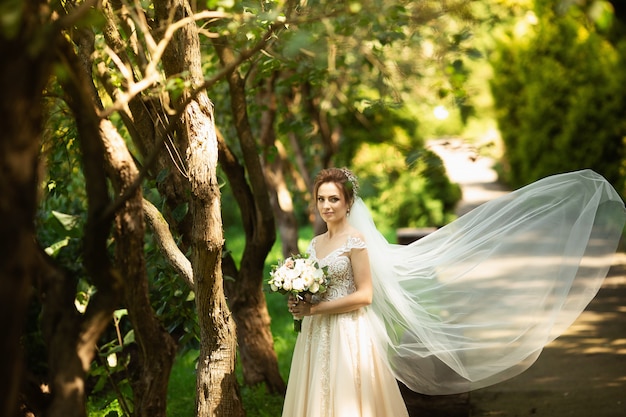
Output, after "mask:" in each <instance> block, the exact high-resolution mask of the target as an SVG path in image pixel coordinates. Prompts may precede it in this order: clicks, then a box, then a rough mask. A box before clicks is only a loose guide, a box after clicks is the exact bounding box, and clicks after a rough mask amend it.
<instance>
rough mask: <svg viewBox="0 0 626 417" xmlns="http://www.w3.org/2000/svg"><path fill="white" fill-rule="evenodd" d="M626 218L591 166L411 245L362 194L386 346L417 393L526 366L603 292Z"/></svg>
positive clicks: (446, 390) (356, 210)
mask: <svg viewBox="0 0 626 417" xmlns="http://www.w3.org/2000/svg"><path fill="white" fill-rule="evenodd" d="M625 221H626V209H625V208H624V203H623V201H622V199H621V198H620V196H619V195H618V193H617V192H616V191H615V189H614V188H613V187H612V186H611V185H610V184H609V183H608V182H607V181H606V180H605V179H604V178H603V177H602V176H600V175H599V174H597V173H595V172H593V171H591V170H582V171H576V172H571V173H565V174H559V175H554V176H551V177H547V178H544V179H542V180H539V181H537V182H535V183H532V184H530V185H528V186H526V187H523V188H521V189H519V190H517V191H514V192H512V193H510V194H508V195H505V196H503V197H500V198H498V199H496V200H492V201H490V202H488V203H485V204H483V205H482V206H480V207H478V208H476V209H474V210H473V211H471V212H470V213H468V214H466V215H464V216H462V217H460V218H459V219H457V220H455V221H454V222H452V223H450V224H448V225H446V226H444V227H443V228H441V229H439V230H437V231H436V232H434V233H432V234H430V235H428V236H426V237H425V238H422V239H420V240H418V241H416V242H414V243H412V244H410V245H406V246H402V245H395V244H390V243H388V242H387V241H386V239H385V238H384V237H383V236H382V235H381V234H380V233H379V232H378V231H377V229H376V227H375V225H374V222H373V221H372V218H371V216H370V214H369V211H368V209H367V207H366V205H365V204H364V203H363V201H362V200H361V199H360V198H357V200H356V202H355V204H354V205H353V207H352V209H351V213H350V222H351V223H352V225H353V226H354V227H356V228H357V229H358V230H359V231H360V232H361V233H362V234H363V236H364V237H365V241H366V243H367V246H368V252H369V256H370V262H371V268H372V272H373V281H374V301H373V303H372V305H371V306H369V307H368V309H367V318H368V320H369V321H370V324H371V325H372V327H373V328H374V332H375V336H374V339H375V343H376V344H377V345H378V351H379V352H383V353H384V354H383V356H384V360H385V361H386V362H387V364H388V365H389V367H390V369H391V370H392V372H393V374H394V375H395V377H396V378H397V379H398V380H400V381H401V382H403V383H404V384H405V385H406V386H407V387H409V388H410V389H411V390H413V391H416V392H420V393H423V394H429V395H439V394H454V393H461V392H467V391H470V390H473V389H478V388H482V387H485V386H488V385H492V384H495V383H498V382H501V381H503V380H506V379H508V378H511V377H513V376H515V375H518V374H519V373H521V372H523V371H524V370H526V369H527V368H528V367H529V366H530V365H532V363H533V362H534V361H535V360H536V359H537V357H538V356H539V354H540V352H541V351H542V349H543V348H544V346H545V345H546V344H548V343H549V342H551V341H552V340H554V339H555V338H557V337H558V336H559V335H560V334H561V333H562V332H563V331H565V330H566V329H567V328H568V327H569V326H570V325H571V324H572V323H573V322H574V320H575V319H576V318H577V317H578V316H579V315H580V313H581V312H582V311H583V310H584V309H585V308H586V306H587V305H588V303H589V302H590V301H591V300H592V298H593V297H594V296H595V295H596V293H597V291H598V290H599V288H600V286H601V284H602V282H603V280H604V278H605V276H606V274H607V272H608V269H609V267H610V265H611V261H612V257H613V254H614V253H615V250H616V248H617V245H618V241H619V239H620V236H621V234H622V229H623V227H624V223H625Z"/></svg>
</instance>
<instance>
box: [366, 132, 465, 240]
mask: <svg viewBox="0 0 626 417" xmlns="http://www.w3.org/2000/svg"><path fill="white" fill-rule="evenodd" d="M368 154H369V155H370V157H373V158H372V159H369V160H368V161H367V163H364V162H365V161H364V160H361V161H360V162H361V163H360V164H359V166H362V167H364V169H363V170H362V171H359V172H360V173H361V174H360V177H359V178H360V181H361V183H362V189H363V190H364V193H363V198H364V199H365V200H366V202H367V203H368V204H369V205H370V207H371V209H372V215H373V217H374V220H375V222H376V226H377V227H378V228H379V229H381V230H383V231H388V232H389V231H390V230H394V229H397V228H399V227H432V226H443V225H445V224H447V223H449V222H450V221H451V220H453V219H454V218H455V214H454V208H455V206H456V203H457V202H458V201H459V200H460V198H461V190H460V188H459V186H458V185H456V184H452V183H451V182H450V181H449V179H448V177H447V175H446V173H445V168H444V166H443V162H442V161H441V159H440V158H439V157H438V156H437V155H436V154H435V153H433V152H432V151H429V150H427V149H417V150H415V151H414V152H412V153H409V154H408V155H406V154H402V153H401V152H399V151H398V150H397V149H394V148H392V147H390V146H389V145H387V144H381V145H378V146H375V147H369V151H368ZM363 171H364V173H363ZM369 195H371V196H372V198H371V199H368V198H367V197H368V196H369Z"/></svg>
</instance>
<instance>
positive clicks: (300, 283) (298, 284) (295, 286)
mask: <svg viewBox="0 0 626 417" xmlns="http://www.w3.org/2000/svg"><path fill="white" fill-rule="evenodd" d="M291 289H292V290H294V291H298V292H300V291H304V280H303V279H302V278H296V279H294V280H293V282H292V283H291Z"/></svg>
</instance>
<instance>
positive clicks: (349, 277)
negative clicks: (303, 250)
mask: <svg viewBox="0 0 626 417" xmlns="http://www.w3.org/2000/svg"><path fill="white" fill-rule="evenodd" d="M316 242H317V238H315V239H313V241H312V242H311V244H310V245H309V248H308V249H307V252H308V253H309V255H310V256H311V257H312V258H315V259H317V261H318V262H319V264H320V266H321V267H325V266H328V281H329V284H328V287H327V288H326V291H325V292H324V293H323V294H321V295H320V296H319V299H320V300H333V299H335V298H340V297H344V296H346V295H348V294H351V293H353V292H354V291H355V290H356V287H355V285H354V274H353V272H352V263H351V262H350V257H349V256H348V255H349V253H350V250H351V249H363V248H365V247H366V245H365V242H364V241H363V240H362V239H361V238H360V237H358V236H350V237H348V240H346V243H344V244H343V246H341V247H339V248H337V249H335V250H334V251H332V252H331V253H329V254H328V255H326V256H325V257H324V258H322V259H319V258H318V257H317V255H316V251H315V245H316Z"/></svg>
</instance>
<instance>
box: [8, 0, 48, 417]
mask: <svg viewBox="0 0 626 417" xmlns="http://www.w3.org/2000/svg"><path fill="white" fill-rule="evenodd" d="M16 6H17V7H23V10H21V11H19V12H21V15H16V16H21V18H22V19H25V21H24V23H23V25H22V27H19V28H17V29H18V32H19V33H18V34H16V35H15V36H14V37H10V36H8V32H6V31H2V32H1V33H0V55H1V56H3V57H6V59H5V60H4V61H3V63H2V65H1V66H0V87H1V91H2V95H3V98H2V100H0V114H2V117H0V131H2V139H0V172H1V174H0V236H2V239H0V322H1V323H2V324H3V336H2V343H0V375H2V378H0V392H2V395H0V415H3V416H7V417H13V416H16V415H17V407H18V404H17V402H18V394H19V391H20V385H21V382H22V380H23V363H22V354H21V348H20V339H21V336H22V330H23V325H24V318H25V312H26V309H27V306H28V302H29V300H30V293H31V285H33V281H34V272H35V271H34V268H35V265H36V263H37V262H36V256H37V246H36V244H35V240H34V236H35V229H34V218H35V212H36V209H37V191H38V187H39V181H40V178H39V147H40V143H41V126H42V89H43V87H44V86H45V83H46V82H47V80H48V77H49V71H50V64H51V62H52V56H51V55H50V54H49V52H50V51H48V50H44V51H36V50H31V49H30V47H29V42H30V41H31V39H32V37H34V36H35V35H36V33H31V31H33V30H34V31H37V30H39V29H41V27H40V26H39V22H37V17H38V14H37V12H36V10H37V7H38V5H37V4H36V2H26V3H25V4H23V5H20V4H16ZM17 12H18V11H17V10H16V13H17ZM26 19H28V20H30V21H31V22H28V21H26ZM8 57H10V59H8Z"/></svg>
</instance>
